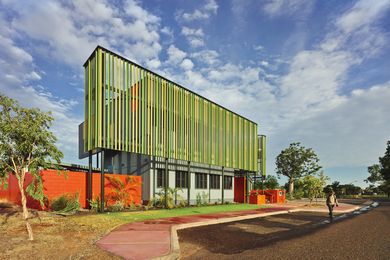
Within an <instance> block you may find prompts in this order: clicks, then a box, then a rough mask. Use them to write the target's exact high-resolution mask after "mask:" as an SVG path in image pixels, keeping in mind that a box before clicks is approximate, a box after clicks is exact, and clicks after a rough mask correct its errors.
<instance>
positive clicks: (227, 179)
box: [223, 176, 233, 190]
mask: <svg viewBox="0 0 390 260" xmlns="http://www.w3.org/2000/svg"><path fill="white" fill-rule="evenodd" d="M232 181H233V178H232V176H223V188H224V189H225V190H231V189H232V187H233V185H232Z"/></svg>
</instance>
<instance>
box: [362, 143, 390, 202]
mask: <svg viewBox="0 0 390 260" xmlns="http://www.w3.org/2000/svg"><path fill="white" fill-rule="evenodd" d="M367 170H368V172H369V173H370V176H369V177H368V178H367V179H366V180H365V182H370V183H372V184H374V185H375V184H378V183H379V187H378V188H379V189H380V190H382V191H383V192H386V193H387V196H388V197H390V140H389V141H387V147H386V151H385V155H384V156H383V157H379V164H374V165H372V166H369V167H368V168H367Z"/></svg>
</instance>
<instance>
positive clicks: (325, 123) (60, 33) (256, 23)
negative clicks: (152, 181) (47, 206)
mask: <svg viewBox="0 0 390 260" xmlns="http://www.w3.org/2000/svg"><path fill="white" fill-rule="evenodd" d="M0 24H1V26H0V81H1V82H2V83H1V84H0V92H2V93H4V94H6V95H8V96H11V97H13V98H15V99H17V100H18V101H20V103H21V104H23V105H25V106H29V107H40V108H41V109H43V110H50V111H52V112H53V115H54V117H55V119H56V120H55V123H54V126H53V131H54V132H55V134H56V135H57V137H58V146H59V147H60V149H61V150H63V151H64V153H65V158H64V161H65V162H71V163H78V164H85V163H86V162H85V161H79V160H78V159H77V153H78V151H77V147H78V146H77V143H78V140H77V138H78V136H77V126H78V124H79V123H80V122H82V121H83V115H84V114H83V70H82V65H83V63H84V61H85V60H86V58H87V57H88V56H89V55H90V53H91V52H92V51H93V49H94V48H95V47H96V45H102V46H104V47H106V48H109V49H111V50H113V51H115V52H117V53H119V54H121V55H123V56H125V57H127V58H129V59H132V60H134V61H135V62H137V63H139V64H141V65H143V66H145V67H147V68H149V69H151V70H154V71H156V72H158V73H160V74H162V75H164V76H166V77H168V78H170V79H172V80H174V81H176V82H178V83H180V84H182V85H184V86H186V87H187V88H189V89H191V90H193V91H196V92H198V93H200V94H201V95H203V96H205V97H207V98H209V99H211V100H214V101H216V102H217V103H219V104H221V105H223V106H225V107H227V108H229V109H231V110H234V111H237V112H238V113H240V114H242V115H243V116H246V117H248V118H250V119H252V120H254V121H256V122H258V124H259V131H260V132H259V133H260V134H265V135H267V136H268V162H267V166H268V173H269V174H273V173H274V169H275V157H276V156H277V154H278V153H280V151H281V150H282V149H284V148H286V147H287V146H288V145H289V144H290V143H291V142H294V141H299V142H301V143H302V144H303V145H304V146H306V147H312V148H313V149H314V150H315V151H316V152H317V154H318V155H319V157H320V160H321V164H322V165H323V167H324V171H325V174H327V175H329V176H330V177H331V180H332V181H334V180H340V181H341V182H342V183H356V184H359V185H363V186H364V183H363V179H365V178H366V177H367V173H366V167H367V166H368V165H371V164H373V163H376V162H377V159H378V157H379V156H381V155H383V153H384V151H385V144H386V141H387V140H390V122H389V118H390V117H389V115H390V44H389V43H390V34H389V33H390V1H389V0H372V1H369V0H361V1H338V0H333V1H332V0H330V1H314V0H313V1H303V0H290V1H287V0H269V1H239V0H237V1H214V0H203V1H162V0H155V1H153V0H152V1H144V2H142V1H134V0H128V1H103V0H100V1H92V0H78V1H67V0H61V1H45V0H42V1H15V0H13V1H11V0H0ZM283 181H285V179H282V181H281V182H283Z"/></svg>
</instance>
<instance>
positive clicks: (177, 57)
mask: <svg viewBox="0 0 390 260" xmlns="http://www.w3.org/2000/svg"><path fill="white" fill-rule="evenodd" d="M167 54H168V60H167V63H169V64H171V65H177V64H179V63H181V61H182V60H183V59H184V58H185V57H186V56H187V53H185V52H184V51H182V50H180V49H179V48H177V47H175V46H174V45H171V46H169V48H168V50H167Z"/></svg>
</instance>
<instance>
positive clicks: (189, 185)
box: [187, 161, 191, 206]
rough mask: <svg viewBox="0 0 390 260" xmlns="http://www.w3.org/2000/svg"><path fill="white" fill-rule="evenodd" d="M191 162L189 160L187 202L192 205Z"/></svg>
mask: <svg viewBox="0 0 390 260" xmlns="http://www.w3.org/2000/svg"><path fill="white" fill-rule="evenodd" d="M190 190H191V162H190V161H188V187H187V201H188V202H187V203H188V206H189V205H190V198H191V192H190Z"/></svg>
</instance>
